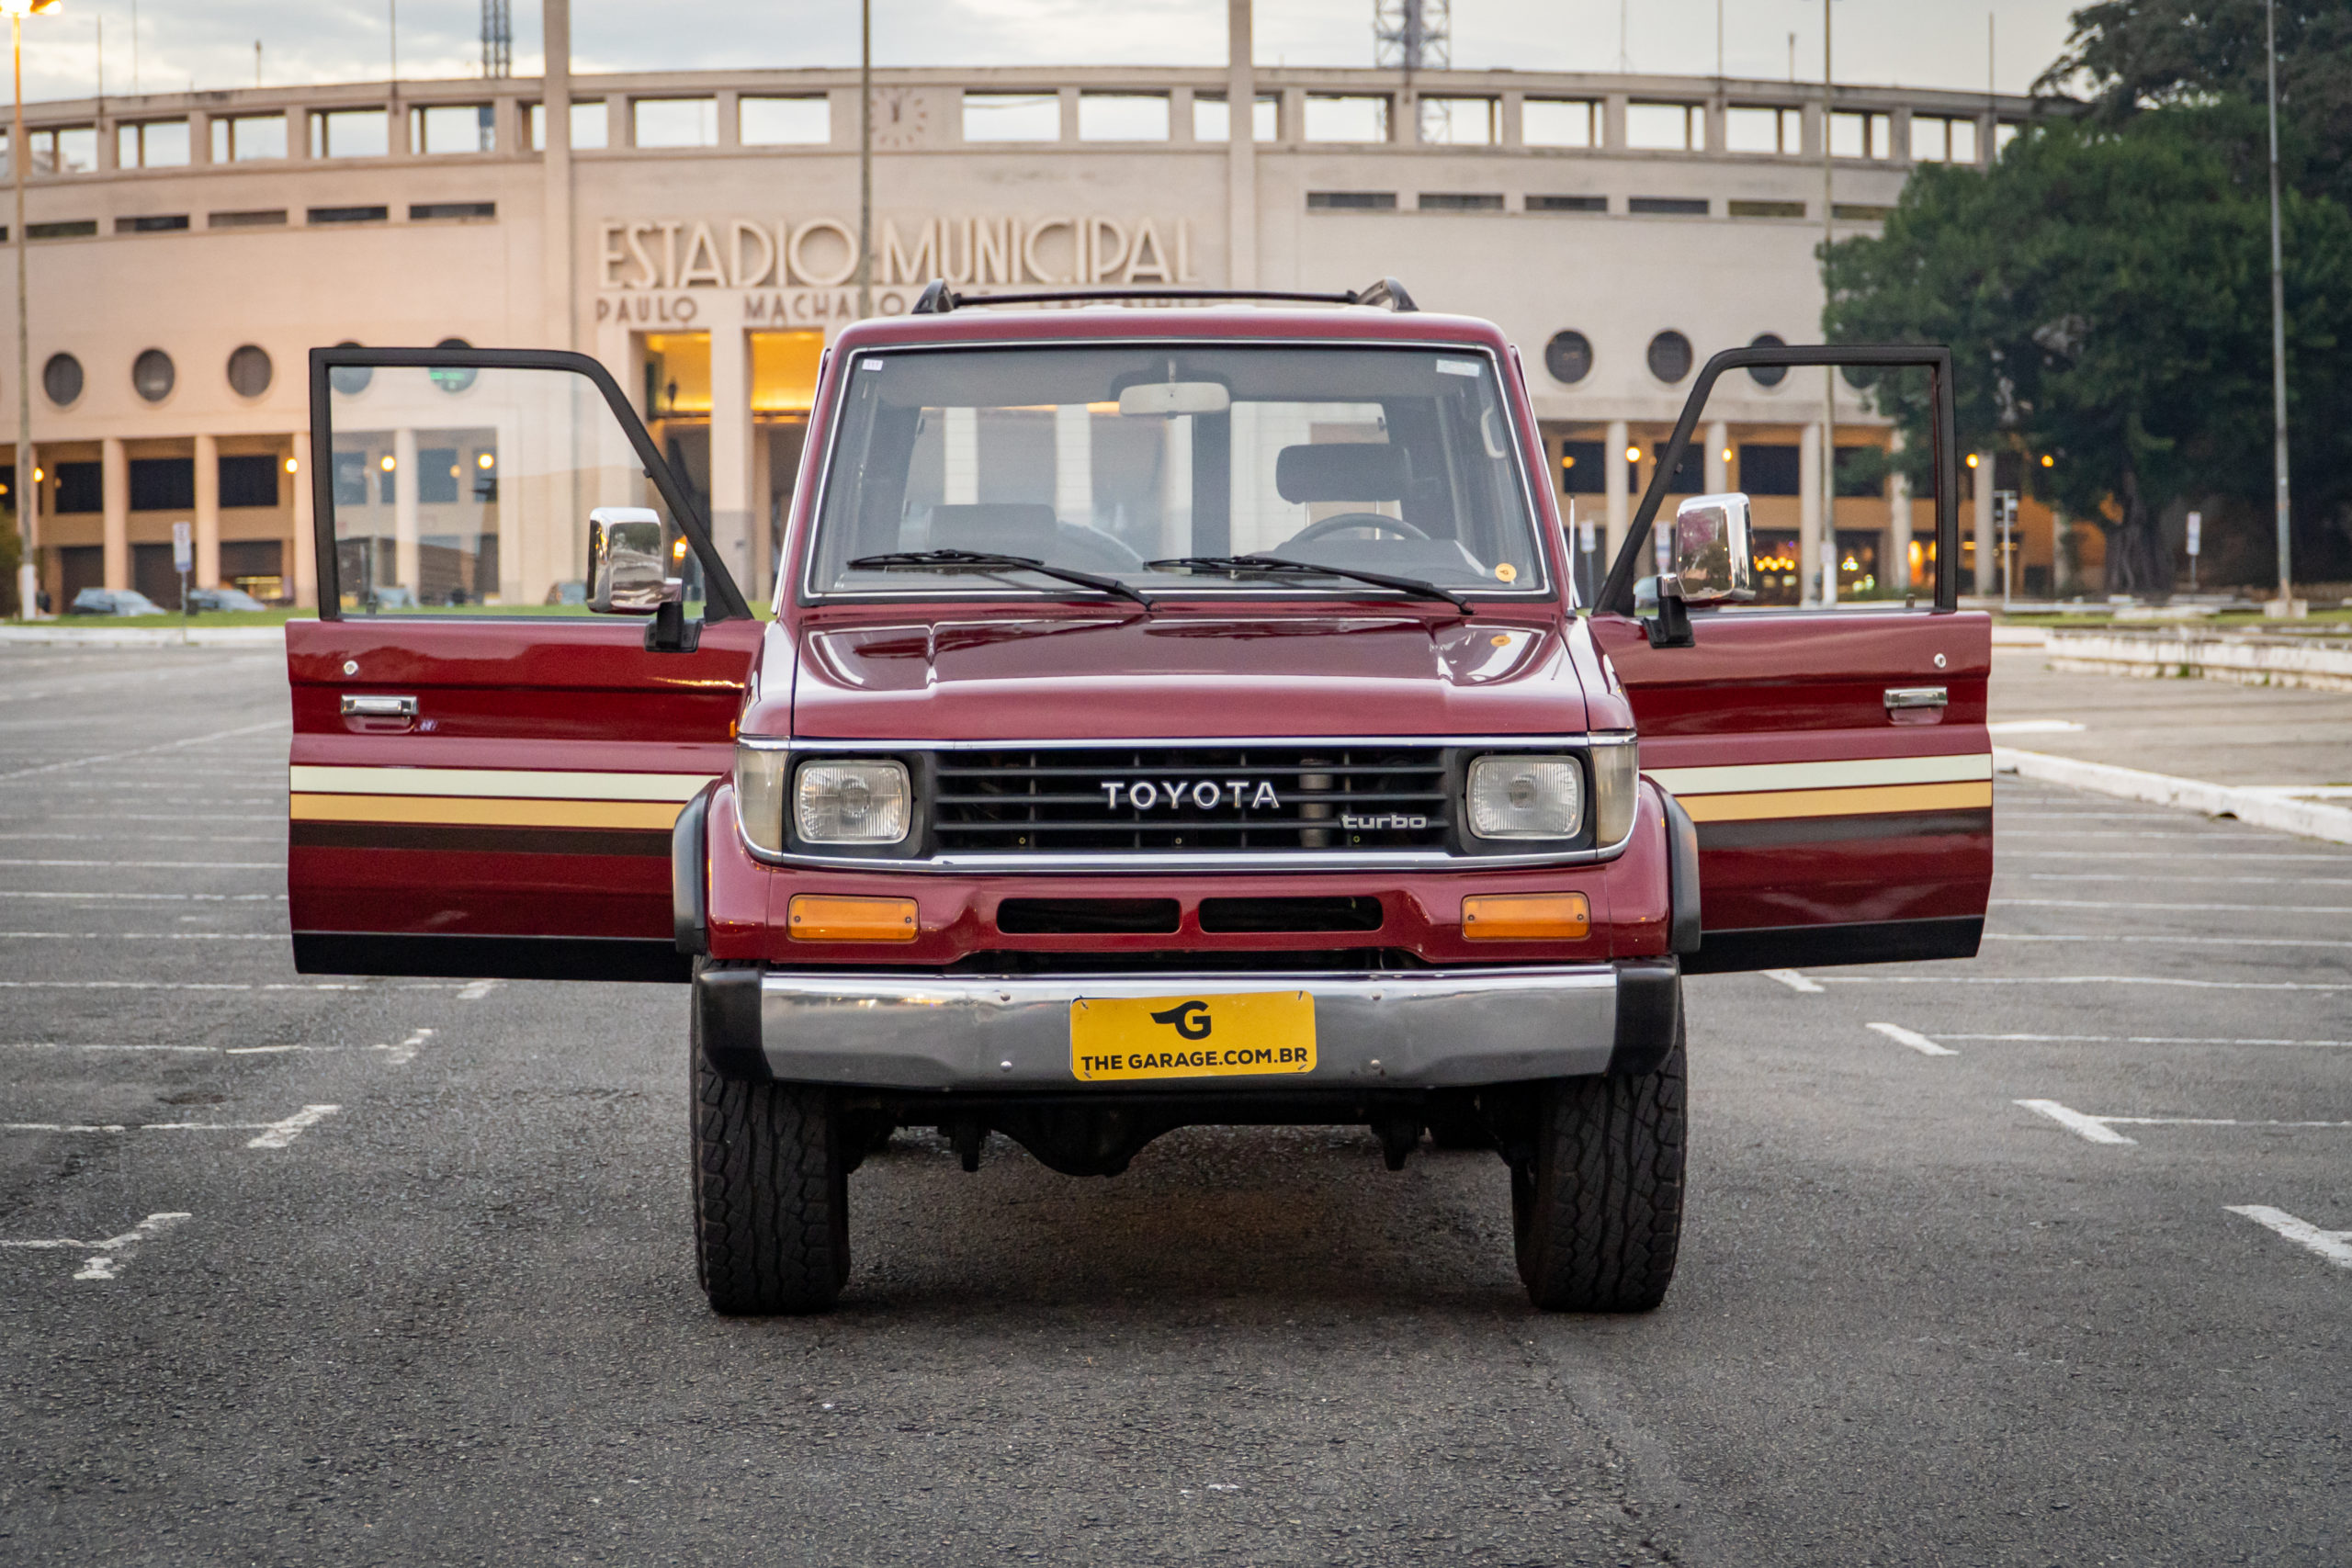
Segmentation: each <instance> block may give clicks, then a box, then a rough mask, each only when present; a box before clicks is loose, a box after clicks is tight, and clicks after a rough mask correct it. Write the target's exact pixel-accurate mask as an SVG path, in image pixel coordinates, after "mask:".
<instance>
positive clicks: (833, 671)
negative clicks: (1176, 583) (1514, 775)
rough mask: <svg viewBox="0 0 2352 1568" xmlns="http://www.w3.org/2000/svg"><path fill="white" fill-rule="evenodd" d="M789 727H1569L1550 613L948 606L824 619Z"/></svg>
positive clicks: (925, 732) (818, 735)
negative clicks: (1125, 611)
mask: <svg viewBox="0 0 2352 1568" xmlns="http://www.w3.org/2000/svg"><path fill="white" fill-rule="evenodd" d="M799 654H800V657H799V658H798V659H797V660H795V664H796V667H797V668H796V671H795V674H794V688H793V704H792V707H793V714H792V729H793V733H794V734H796V735H798V736H803V737H807V738H809V739H844V740H847V739H876V740H892V741H920V740H980V739H1029V740H1060V739H1095V738H1105V739H1152V738H1170V737H1183V738H1188V739H1189V738H1194V737H1200V738H1221V737H1240V736H1250V737H1264V736H1314V735H1350V736H1361V735H1384V736H1385V735H1520V734H1555V735H1556V734H1561V733H1572V732H1577V731H1580V730H1582V729H1583V728H1585V701H1584V691H1583V688H1582V686H1581V685H1580V684H1579V682H1578V681H1577V673H1576V670H1575V668H1574V665H1573V661H1572V660H1571V659H1570V658H1569V654H1568V649H1567V647H1566V642H1565V640H1564V639H1563V637H1562V636H1561V634H1560V632H1559V630H1558V628H1557V627H1554V626H1539V625H1527V624H1510V623H1506V622H1501V621H1498V620H1489V619H1487V618H1485V617H1479V618H1476V619H1472V620H1453V619H1423V618H1419V617H1416V616H1409V615H1314V616H1306V615H1267V616H1262V617H1261V616H1244V615H1220V616H1213V617H1194V616H1184V617H1179V616H1173V615H1162V616H1158V617H1146V616H1140V615H1136V616H1122V617H1108V616H1105V617H1101V618H1094V617H1085V618H1076V619H1072V618H1039V619H1035V620H1021V619H1009V620H1001V619H986V620H982V619H970V620H961V619H943V620H937V621H926V622H913V623H908V624H901V625H894V626H836V627H818V628H811V629H809V630H808V631H805V632H804V633H803V634H802V637H801V643H800V648H799Z"/></svg>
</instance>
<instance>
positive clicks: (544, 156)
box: [521, 0, 579, 348]
mask: <svg viewBox="0 0 2352 1568" xmlns="http://www.w3.org/2000/svg"><path fill="white" fill-rule="evenodd" d="M540 26H541V30H542V32H543V34H544V36H545V39H546V47H547V68H546V69H547V74H546V77H545V80H544V85H543V89H542V91H541V92H540V95H539V105H540V108H539V123H540V125H541V127H542V128H543V129H542V130H541V136H542V138H543V139H544V140H545V141H546V142H547V148H546V151H545V152H542V153H541V155H540V157H541V165H542V166H541V169H540V174H541V176H542V180H543V190H542V195H541V197H540V200H541V202H542V204H543V207H542V212H543V216H542V218H541V220H540V222H539V245H540V249H541V251H542V253H543V254H544V256H545V261H546V277H545V283H544V286H543V287H544V288H545V291H546V308H547V325H546V328H545V332H546V336H545V337H544V338H543V339H542V340H541V341H542V342H545V343H548V344H552V345H553V346H555V347H557V348H577V347H578V346H579V343H578V341H577V337H576V335H575V334H576V333H577V328H576V327H575V326H574V324H573V321H574V310H573V308H572V298H571V289H572V275H573V262H572V254H571V243H572V242H571V228H572V218H571V0H545V3H544V4H543V5H542V6H540ZM521 140H523V141H527V140H528V137H527V136H526V137H524V138H522V139H521Z"/></svg>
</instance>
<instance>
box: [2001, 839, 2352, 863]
mask: <svg viewBox="0 0 2352 1568" xmlns="http://www.w3.org/2000/svg"><path fill="white" fill-rule="evenodd" d="M2274 837H2283V835H2274ZM2180 853H2181V852H2179V851H2178V850H2150V851H2148V852H2146V853H2144V854H2143V853H2140V852H2137V851H2133V850H2008V851H2006V852H2004V855H2003V858H2004V859H2007V860H2178V859H2179V858H2180ZM2229 856H2230V858H2231V859H2232V860H2233V861H2246V860H2264V861H2269V860H2294V861H2328V862H2333V863H2335V864H2337V865H2342V864H2344V863H2345V861H2346V858H2347V857H2346V855H2344V854H2343V853H2342V852H2337V853H2335V854H2286V853H2266V852H2262V851H2259V850H2256V851H2246V850H2232V851H2230V852H2229Z"/></svg>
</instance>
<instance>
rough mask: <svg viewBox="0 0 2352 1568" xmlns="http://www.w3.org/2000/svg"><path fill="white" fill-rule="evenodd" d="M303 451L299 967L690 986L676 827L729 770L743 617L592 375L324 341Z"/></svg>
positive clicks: (635, 436)
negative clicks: (677, 914) (314, 593)
mask: <svg viewBox="0 0 2352 1568" xmlns="http://www.w3.org/2000/svg"><path fill="white" fill-rule="evenodd" d="M310 463H311V473H310V476H309V477H310V479H311V487H312V488H311V493H312V497H313V503H314V507H315V522H316V528H317V550H318V583H319V618H318V619H317V620H316V621H294V622H290V623H289V624H288V626H287V628H286V655H287V670H288V677H289V680H290V682H291V685H292V691H293V709H294V737H293V749H292V756H291V770H290V773H291V776H290V779H289V784H290V790H291V807H290V820H289V822H288V861H287V894H288V910H289V915H290V919H291V924H292V931H293V937H294V956H295V963H296V966H297V967H298V968H299V969H300V970H301V971H303V972H304V973H306V974H322V973H323V974H373V975H445V976H515V977H526V978H577V979H597V980H630V979H638V980H684V979H686V978H688V976H689V970H688V963H689V961H688V960H687V958H686V957H685V956H684V954H682V953H679V952H678V950H677V948H676V946H675V944H674V940H673V925H672V913H671V829H672V827H673V824H674V822H675V820H676V818H677V817H678V815H679V813H680V811H681V810H683V809H685V808H687V807H688V806H689V803H691V802H692V801H694V799H695V796H696V795H699V794H700V793H701V792H702V790H703V789H704V787H705V786H706V785H707V784H709V783H710V781H711V780H712V779H713V778H715V777H717V776H718V775H719V774H720V773H724V772H726V771H727V770H728V769H729V767H730V766H731V764H732V761H733V745H732V742H733V728H734V724H735V721H736V718H737V716H738V715H739V714H740V712H741V706H742V700H743V686H744V681H745V678H746V671H747V670H748V669H749V667H750V664H751V660H752V653H753V651H754V649H756V647H757V644H758V637H759V634H760V623H759V622H758V621H757V620H755V619H754V618H753V617H752V614H751V611H750V609H749V608H748V606H747V605H746V604H744V601H743V596H742V594H741V592H739V591H738V589H737V587H736V585H735V583H734V582H733V581H731V580H730V579H729V576H728V573H727V570H726V568H725V566H724V565H723V564H722V562H721V560H720V558H719V556H718V552H717V550H715V549H714V548H713V547H712V544H711V539H710V535H709V531H708V529H707V526H706V525H705V523H704V521H703V519H702V517H701V516H700V515H699V513H698V512H697V510H696V507H695V504H694V502H693V501H692V499H691V497H690V495H689V493H688V491H686V490H685V489H684V486H683V485H682V484H681V482H680V479H681V476H679V475H676V474H674V473H673V471H672V469H671V468H670V466H669V465H668V464H667V463H665V462H663V460H662V456H661V454H660V453H659V452H658V451H657V450H656V448H655V446H654V443H653V441H652V439H651V437H650V435H649V434H647V432H646V429H645V427H644V425H643V424H642V423H639V420H638V418H637V416H636V414H635V413H634V412H631V410H630V409H629V407H628V403H627V402H626V401H625V400H623V398H622V396H621V392H620V389H619V388H618V387H617V386H616V385H615V383H614V381H613V378H612V377H611V376H610V374H608V373H607V372H606V371H605V367H603V366H602V365H600V364H599V363H597V362H596V361H595V360H594V359H591V358H589V357H587V356H586V355H579V354H568V353H557V352H537V351H526V350H501V349H475V348H444V349H371V348H360V347H356V346H347V347H342V348H328V349H314V350H312V351H311V453H310ZM596 609H605V610H608V611H611V612H614V613H608V614H596V613H594V610H596Z"/></svg>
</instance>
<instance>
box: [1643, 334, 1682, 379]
mask: <svg viewBox="0 0 2352 1568" xmlns="http://www.w3.org/2000/svg"><path fill="white" fill-rule="evenodd" d="M1650 374H1651V375H1653V376H1655V377H1657V378H1658V379H1659V380H1661V381H1666V382H1669V383H1671V382H1675V381H1679V380H1681V379H1682V378H1684V377H1685V376H1688V375H1690V374H1691V340H1690V339H1689V338H1687V337H1684V336H1683V335H1682V334H1681V333H1677V332H1663V333H1658V334H1657V336H1656V337H1654V338H1652V339H1650Z"/></svg>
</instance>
